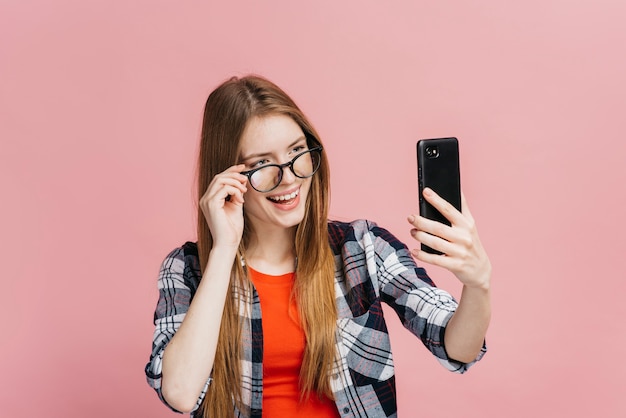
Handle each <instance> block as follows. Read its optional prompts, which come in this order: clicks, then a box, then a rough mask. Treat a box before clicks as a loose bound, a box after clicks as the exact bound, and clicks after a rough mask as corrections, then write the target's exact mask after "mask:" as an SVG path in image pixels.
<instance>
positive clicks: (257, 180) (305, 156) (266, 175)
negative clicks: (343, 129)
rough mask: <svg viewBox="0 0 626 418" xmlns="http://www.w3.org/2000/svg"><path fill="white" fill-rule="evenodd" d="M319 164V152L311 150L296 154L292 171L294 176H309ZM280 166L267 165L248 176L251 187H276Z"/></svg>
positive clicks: (264, 188) (279, 177)
mask: <svg viewBox="0 0 626 418" xmlns="http://www.w3.org/2000/svg"><path fill="white" fill-rule="evenodd" d="M319 166H320V152H319V150H313V151H308V152H304V153H302V154H300V155H298V156H297V157H296V158H295V159H294V160H293V161H292V165H291V168H292V171H293V173H294V174H295V175H296V177H300V178H308V177H311V176H312V175H313V174H315V172H316V171H317V169H318V168H319ZM282 170H283V169H282V168H281V167H279V166H276V165H268V166H267V167H263V168H261V169H259V170H257V171H255V172H254V173H253V174H252V176H251V177H250V182H251V183H252V187H254V188H255V189H256V190H258V191H261V192H263V191H270V190H272V189H274V188H275V187H277V186H278V185H279V184H280V181H281V180H282Z"/></svg>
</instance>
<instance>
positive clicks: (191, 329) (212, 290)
mask: <svg viewBox="0 0 626 418" xmlns="http://www.w3.org/2000/svg"><path fill="white" fill-rule="evenodd" d="M235 254H236V252H233V251H232V250H229V249H221V248H216V249H214V250H212V251H211V253H210V255H209V262H208V264H207V268H206V269H205V272H204V274H203V275H202V280H201V281H200V284H199V285H198V289H197V291H196V294H195V296H194V298H193V301H192V303H191V304H190V306H189V310H188V311H187V314H186V316H185V319H184V320H183V323H182V324H181V326H180V328H179V329H178V331H176V334H174V336H173V337H172V339H171V341H170V342H169V344H168V345H167V347H166V348H165V352H164V353H163V369H162V374H163V377H162V393H163V398H164V399H165V400H166V402H167V403H168V404H169V405H170V406H171V407H173V408H175V409H176V410H178V411H181V412H190V411H191V410H193V408H194V407H195V406H196V403H197V401H198V397H199V396H200V394H201V392H202V389H203V388H204V385H205V384H206V382H207V379H208V378H209V375H210V373H211V370H212V368H213V360H214V358H215V351H216V348H217V340H218V336H219V329H220V322H221V319H222V312H223V310H224V302H225V300H226V294H227V292H228V288H229V279H230V271H231V268H232V263H233V260H234V258H235Z"/></svg>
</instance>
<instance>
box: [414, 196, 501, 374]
mask: <svg viewBox="0 0 626 418" xmlns="http://www.w3.org/2000/svg"><path fill="white" fill-rule="evenodd" d="M424 198H425V199H426V200H428V202H429V203H431V204H432V205H433V206H434V207H435V208H436V209H437V210H439V212H441V213H442V214H443V215H444V216H445V217H446V218H447V219H448V220H449V221H450V222H451V226H447V225H444V224H442V223H439V222H435V221H432V220H429V219H426V218H423V217H421V216H417V215H411V216H409V223H411V224H412V225H413V227H414V228H413V229H412V230H411V235H412V236H413V237H414V238H415V239H416V240H417V241H419V242H421V243H423V244H426V245H428V246H429V247H431V248H434V249H436V250H439V251H441V252H442V253H444V255H436V254H430V253H426V252H424V251H421V250H419V249H414V250H412V251H411V252H412V254H413V256H414V257H415V258H417V259H418V260H420V261H423V262H426V263H430V264H433V265H437V266H440V267H443V268H445V269H447V270H449V271H451V272H452V273H453V274H454V275H455V276H456V277H457V278H458V279H459V281H461V283H463V292H462V294H461V300H460V301H459V306H458V308H457V310H456V312H455V313H454V315H453V316H452V318H451V319H450V321H449V322H448V325H447V327H446V331H445V337H444V343H445V347H446V351H447V353H448V356H449V357H451V358H453V359H455V360H457V361H460V362H464V363H469V362H471V361H473V360H475V359H476V357H477V356H478V355H479V353H480V351H481V348H482V347H483V343H484V339H485V335H486V333H487V328H488V327H489V322H490V319H491V296H490V295H491V292H490V288H491V263H490V261H489V257H488V256H487V253H486V252H485V250H484V248H483V247H482V244H481V243H480V239H479V237H478V232H477V230H476V225H475V222H474V219H473V217H472V215H471V213H470V211H469V208H468V206H467V202H466V201H465V197H464V196H462V212H459V211H457V210H456V209H455V208H454V207H453V206H452V205H451V204H450V203H448V202H446V201H445V200H443V199H442V198H441V197H439V196H438V195H437V194H436V193H435V192H433V191H432V190H430V189H425V190H424Z"/></svg>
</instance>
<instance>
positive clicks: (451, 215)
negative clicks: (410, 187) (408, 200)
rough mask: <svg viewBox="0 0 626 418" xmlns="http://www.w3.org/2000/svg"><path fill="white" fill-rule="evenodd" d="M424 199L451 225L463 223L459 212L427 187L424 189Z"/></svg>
mask: <svg viewBox="0 0 626 418" xmlns="http://www.w3.org/2000/svg"><path fill="white" fill-rule="evenodd" d="M423 194H424V198H425V199H426V201H427V202H428V203H430V204H431V205H433V207H434V208H435V209H437V210H438V211H439V212H440V213H441V214H442V215H443V216H444V217H445V218H446V219H447V220H448V221H450V223H452V224H453V225H454V224H456V223H459V222H462V221H463V214H461V212H459V211H458V210H457V209H456V208H455V207H454V206H452V204H451V203H449V202H447V201H446V200H445V199H443V198H442V197H441V196H439V195H438V194H437V193H435V191H434V190H433V189H431V188H429V187H427V188H425V189H424V192H423Z"/></svg>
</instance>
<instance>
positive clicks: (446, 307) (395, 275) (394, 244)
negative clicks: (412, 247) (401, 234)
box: [369, 223, 487, 373]
mask: <svg viewBox="0 0 626 418" xmlns="http://www.w3.org/2000/svg"><path fill="white" fill-rule="evenodd" d="M369 231H370V236H371V242H372V245H373V247H374V253H375V254H376V258H375V262H376V269H377V270H378V271H377V274H376V277H378V280H379V283H378V286H379V291H380V297H381V298H382V300H383V301H384V302H385V303H387V304H388V305H389V306H391V307H392V308H393V309H394V311H395V312H396V313H397V314H398V317H399V318H400V320H401V321H402V324H403V325H404V327H405V328H407V329H408V330H409V331H411V332H412V333H413V334H414V335H416V336H417V337H418V338H420V340H421V341H422V343H423V344H424V345H425V346H426V348H427V349H428V350H429V351H430V352H431V353H432V354H434V355H435V357H436V358H437V359H438V361H439V362H440V363H441V364H442V365H443V366H444V367H445V368H446V369H448V370H450V371H453V372H456V373H465V372H466V371H467V370H468V369H469V368H470V367H471V366H472V365H473V364H474V363H476V362H477V361H479V360H480V359H481V358H482V357H483V355H484V354H485V352H486V351H487V347H486V345H485V344H483V347H482V349H481V351H480V353H479V354H478V356H477V357H476V359H474V361H472V362H470V363H461V362H459V361H456V360H454V359H451V358H450V357H448V354H447V352H446V348H445V344H444V335H445V330H446V326H447V324H448V322H449V321H450V319H451V318H452V316H453V315H454V312H455V311H456V309H457V307H458V303H457V301H456V300H455V299H454V298H453V297H452V295H450V294H449V293H448V292H446V291H445V290H442V289H439V288H437V287H436V286H435V284H434V283H433V281H432V280H431V279H430V277H428V274H427V273H426V270H424V269H423V268H421V267H418V266H417V265H416V264H415V260H414V259H413V257H412V256H411V253H410V252H409V250H408V248H407V247H406V245H404V244H403V243H402V242H400V241H399V240H398V239H397V238H396V237H394V236H393V235H392V234H391V233H390V232H388V231H387V230H385V229H383V228H380V227H378V226H376V224H373V223H370V228H369Z"/></svg>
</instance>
